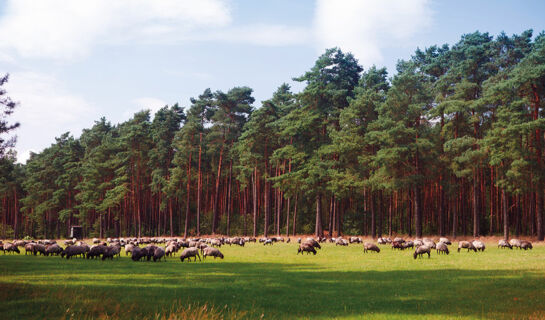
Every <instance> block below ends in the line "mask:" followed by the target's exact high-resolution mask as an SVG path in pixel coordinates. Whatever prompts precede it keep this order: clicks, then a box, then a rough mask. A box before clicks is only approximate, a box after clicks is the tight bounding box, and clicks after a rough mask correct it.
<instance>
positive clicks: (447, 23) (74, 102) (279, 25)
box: [0, 0, 545, 162]
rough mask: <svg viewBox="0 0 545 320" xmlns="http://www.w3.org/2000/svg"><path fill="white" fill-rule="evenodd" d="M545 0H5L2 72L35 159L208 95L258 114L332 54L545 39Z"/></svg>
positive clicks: (21, 135) (0, 10)
mask: <svg viewBox="0 0 545 320" xmlns="http://www.w3.org/2000/svg"><path fill="white" fill-rule="evenodd" d="M543 12H545V2H544V1H524V2H520V1H499V0H497V1H431V0H414V1H408V0H389V1H385V0H382V1H381V0H379V1H370V0H317V1H309V0H297V1H293V0H291V1H284V0H281V1H272V0H259V1H250V0H245V1H235V0H198V1H186V0H163V1H151V0H118V1H110V0H95V1H85V2H84V1H73V0H42V1H33V0H0V73H6V72H9V73H10V75H11V77H10V82H9V83H8V85H7V89H8V93H9V94H10V96H11V97H12V98H13V99H14V100H17V101H20V103H21V104H20V107H19V108H18V110H17V111H16V113H15V114H14V116H13V118H14V119H16V120H18V121H20V122H21V127H20V128H19V129H18V131H17V135H18V144H17V147H16V149H17V151H18V156H19V160H20V161H23V162H24V161H25V160H26V159H27V157H28V154H29V152H30V151H34V152H39V151H41V150H42V149H43V148H45V147H47V146H49V145H50V144H51V143H52V142H53V141H54V137H56V136H59V135H61V134H62V133H63V132H66V131H70V132H72V133H73V134H74V135H75V136H79V134H80V133H81V129H83V128H88V127H90V126H92V124H93V122H94V121H95V120H97V119H99V118H100V117H101V116H105V117H106V118H108V119H109V120H111V121H112V122H114V123H117V122H121V121H125V120H127V119H129V118H130V117H131V116H132V114H133V113H134V112H136V111H138V110H141V109H144V108H148V109H151V110H152V111H153V110H157V109H158V108H160V107H161V106H164V105H165V104H169V105H170V104H173V103H176V102H178V103H180V104H181V105H182V106H187V105H188V103H189V98H190V97H193V96H197V95H198V94H200V93H201V92H202V91H203V90H204V89H206V88H211V89H212V90H228V89H229V88H231V87H233V86H242V85H247V86H250V87H252V88H253V89H254V90H255V95H254V96H255V97H256V100H257V103H256V105H259V102H260V101H262V100H265V99H268V98H269V97H270V96H271V94H272V92H273V91H274V90H275V89H276V88H277V87H278V86H279V85H280V84H281V83H282V82H288V83H290V84H292V85H293V87H294V90H298V89H300V88H301V85H300V84H297V83H293V81H291V79H292V78H293V77H296V76H299V75H301V74H302V73H304V72H305V71H306V70H308V69H309V68H310V67H311V66H312V65H313V63H314V61H315V60H316V58H317V57H318V56H319V55H320V54H321V53H322V52H323V51H324V50H325V48H327V47H333V46H339V47H340V48H341V49H342V50H344V51H351V52H353V53H354V54H355V56H356V58H358V59H359V61H360V63H361V64H362V65H363V66H364V67H368V66H370V65H372V64H376V65H378V66H386V67H387V68H388V70H389V72H390V74H393V73H394V71H395V64H396V61H397V60H398V59H406V58H409V57H410V55H411V54H412V53H413V52H414V50H415V49H416V48H417V47H421V48H424V47H428V46H431V45H434V44H439V45H440V44H443V43H448V44H453V43H455V42H456V41H458V40H459V38H460V36H461V35H462V34H465V33H469V32H473V31H475V30H479V31H485V32H489V33H491V34H492V35H497V34H498V33H500V32H501V31H505V32H506V33H507V34H509V35H511V34H514V33H517V34H518V33H520V32H522V31H524V30H526V29H530V28H531V29H534V32H535V34H537V33H539V32H541V31H543V30H545V19H543V16H542V13H543Z"/></svg>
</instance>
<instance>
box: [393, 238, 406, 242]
mask: <svg viewBox="0 0 545 320" xmlns="http://www.w3.org/2000/svg"><path fill="white" fill-rule="evenodd" d="M393 242H398V243H404V242H405V240H404V239H403V238H400V237H395V238H394V241H393Z"/></svg>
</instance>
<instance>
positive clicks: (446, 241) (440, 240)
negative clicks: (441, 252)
mask: <svg viewBox="0 0 545 320" xmlns="http://www.w3.org/2000/svg"><path fill="white" fill-rule="evenodd" d="M439 242H442V243H444V244H446V245H449V246H450V245H451V244H452V242H450V240H449V239H448V238H445V237H441V238H439Z"/></svg>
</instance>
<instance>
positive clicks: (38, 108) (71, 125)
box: [6, 72, 98, 162]
mask: <svg viewBox="0 0 545 320" xmlns="http://www.w3.org/2000/svg"><path fill="white" fill-rule="evenodd" d="M6 90H7V91H8V94H9V96H10V97H11V98H12V99H13V100H14V101H20V105H19V106H18V107H17V108H16V109H15V112H14V113H13V116H12V118H13V121H18V122H20V123H21V127H20V128H19V129H17V130H16V132H15V134H16V135H17V136H18V139H17V145H16V150H17V152H18V160H19V161H20V162H24V161H26V160H27V159H28V156H29V154H30V151H34V152H39V151H41V150H42V149H44V148H45V147H48V146H49V145H50V144H51V143H53V142H54V141H55V139H54V138H55V137H58V136H60V135H61V134H62V133H64V132H66V131H70V132H71V133H72V134H74V135H75V136H79V134H80V133H81V129H82V128H84V127H86V126H89V125H90V123H89V122H90V121H91V120H90V119H97V118H98V115H97V114H95V112H94V111H93V110H94V108H93V106H92V105H91V104H90V103H89V102H87V101H85V99H83V98H81V97H79V96H77V95H74V94H72V93H68V91H67V90H66V89H65V87H64V85H63V84H62V83H61V82H60V81H59V80H57V79H56V78H55V77H53V76H50V75H45V74H40V73H35V72H21V73H12V74H10V79H9V82H8V83H7V84H6Z"/></svg>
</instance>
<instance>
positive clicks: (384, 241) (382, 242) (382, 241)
mask: <svg viewBox="0 0 545 320" xmlns="http://www.w3.org/2000/svg"><path fill="white" fill-rule="evenodd" d="M377 242H378V244H386V243H388V242H387V241H386V239H384V238H378V239H377Z"/></svg>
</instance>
